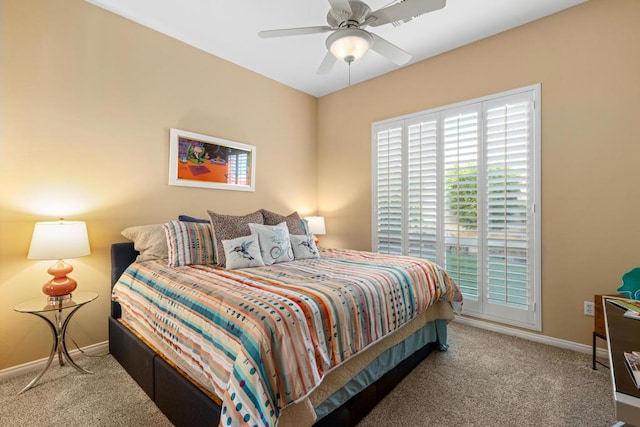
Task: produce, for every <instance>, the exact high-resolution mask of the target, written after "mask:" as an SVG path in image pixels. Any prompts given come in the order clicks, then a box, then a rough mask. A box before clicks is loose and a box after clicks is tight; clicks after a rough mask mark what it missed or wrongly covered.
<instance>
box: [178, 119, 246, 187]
mask: <svg viewBox="0 0 640 427" xmlns="http://www.w3.org/2000/svg"><path fill="white" fill-rule="evenodd" d="M169 139H170V141H169V143H170V148H169V185H181V186H186V187H201V188H216V189H220V190H240V191H255V176H256V147H254V146H253V145H248V144H242V143H240V142H235V141H229V140H226V139H222V138H216V137H213V136H207V135H200V134H198V133H193V132H188V131H186V130H180V129H171V137H170V138H169Z"/></svg>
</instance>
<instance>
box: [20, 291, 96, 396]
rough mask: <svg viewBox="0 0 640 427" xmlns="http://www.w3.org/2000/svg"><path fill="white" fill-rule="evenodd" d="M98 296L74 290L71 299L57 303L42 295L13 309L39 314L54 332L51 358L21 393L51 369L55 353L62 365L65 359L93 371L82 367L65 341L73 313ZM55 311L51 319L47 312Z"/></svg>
mask: <svg viewBox="0 0 640 427" xmlns="http://www.w3.org/2000/svg"><path fill="white" fill-rule="evenodd" d="M96 298H98V294H97V293H95V292H74V293H73V294H72V296H71V299H68V300H66V301H60V302H56V303H53V304H52V303H49V301H48V299H47V296H46V295H42V296H40V297H38V298H33V299H30V300H28V301H25V302H22V303H20V304H18V305H16V306H15V307H14V308H13V309H14V310H15V311H17V312H19V313H29V314H33V315H34V316H38V317H39V318H41V319H44V320H45V321H46V322H47V325H49V327H50V328H51V333H52V334H53V345H52V346H51V353H50V354H49V359H48V360H47V363H46V364H45V366H44V368H43V369H42V371H40V373H39V374H38V375H37V376H36V377H35V378H34V379H33V380H31V382H30V383H29V384H27V385H26V386H25V388H23V389H22V390H20V393H18V394H21V393H24V392H25V391H27V390H29V389H30V388H31V387H33V386H35V385H36V384H37V383H38V381H40V378H42V375H44V373H45V372H46V371H47V369H49V367H50V366H51V362H52V361H53V358H54V357H55V355H56V354H57V355H58V362H59V363H60V365H61V366H63V365H64V361H65V359H66V360H67V361H68V362H69V364H70V365H71V366H73V367H74V368H75V369H76V370H77V371H78V372H82V373H83V374H92V373H93V372H91V371H88V370H86V369H84V368H81V367H80V366H78V365H77V364H76V362H74V361H73V359H72V358H71V356H70V355H69V351H68V350H67V344H66V343H65V336H66V333H67V326H69V321H70V320H71V318H72V317H73V315H74V314H75V313H76V312H77V311H78V309H79V308H80V307H82V306H84V305H86V304H88V303H90V302H91V301H93V300H94V299H96ZM65 310H69V311H68V314H67V316H66V317H64V316H63V311H65ZM50 312H53V313H54V319H53V320H51V319H50V318H49V317H47V316H46V314H47V313H50Z"/></svg>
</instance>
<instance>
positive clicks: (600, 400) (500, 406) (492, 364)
mask: <svg viewBox="0 0 640 427" xmlns="http://www.w3.org/2000/svg"><path fill="white" fill-rule="evenodd" d="M449 341H450V344H451V348H450V350H448V351H445V352H436V353H434V354H432V355H431V356H429V358H427V360H425V361H423V362H422V363H421V364H420V365H419V366H418V367H417V368H416V369H415V370H414V371H413V372H412V373H411V374H410V375H409V376H408V377H407V378H406V379H405V380H404V381H403V382H402V383H401V384H400V385H398V387H396V388H395V390H393V392H392V393H391V394H389V395H388V396H387V397H386V398H385V399H384V400H383V401H382V402H381V403H380V404H379V405H378V406H377V407H376V408H374V410H373V411H372V412H371V413H370V414H369V415H368V416H367V417H366V418H365V419H364V420H363V421H362V422H361V423H360V426H361V427H369V426H376V427H377V426H403V427H404V426H407V427H408V426H576V427H578V426H581V427H584V426H587V427H588V426H594V427H604V426H611V425H612V424H613V423H614V421H615V419H614V418H615V415H614V408H613V402H612V391H611V383H610V378H609V373H608V371H607V370H606V369H604V368H602V367H600V368H599V370H597V371H593V370H592V369H591V366H590V363H591V359H590V357H589V355H587V354H582V353H575V352H572V351H568V350H562V349H558V348H555V347H549V346H545V345H542V344H537V343H533V342H530V341H525V340H521V339H518V338H514V337H509V336H505V335H501V334H496V333H492V332H488V331H485V330H482V329H476V328H472V327H469V326H465V325H460V324H456V323H455V322H453V323H452V324H451V325H450V337H449ZM76 359H77V362H78V363H79V364H80V365H81V366H83V367H86V368H88V369H91V370H93V371H94V372H95V374H94V375H82V374H80V373H78V372H76V371H75V370H74V369H73V368H71V367H69V366H65V367H62V368H60V367H56V368H53V369H51V370H49V371H48V372H47V373H46V374H45V375H44V377H43V378H42V380H41V383H40V384H39V385H38V386H37V387H35V388H33V389H32V390H29V391H28V392H26V393H24V394H22V395H20V396H18V395H17V393H18V391H20V390H21V389H22V387H24V385H25V384H27V383H28V382H29V381H30V380H31V378H32V377H33V376H34V375H32V374H29V375H25V376H22V377H18V378H14V379H12V380H10V381H7V382H6V383H4V384H0V424H1V425H2V426H170V425H171V424H170V423H169V422H168V421H167V420H166V418H165V417H164V416H163V415H162V414H161V413H159V411H158V409H157V408H156V407H155V405H154V404H153V403H152V402H151V401H150V400H149V399H148V397H147V396H146V394H144V392H143V391H142V390H141V389H140V388H139V387H138V386H137V385H136V383H135V382H134V381H133V380H132V379H131V378H130V377H129V376H128V375H127V374H126V373H125V372H124V371H123V370H122V368H121V367H120V365H118V363H117V362H116V361H115V360H114V359H113V358H112V357H111V356H104V357H95V358H94V357H86V356H79V357H77V358H76Z"/></svg>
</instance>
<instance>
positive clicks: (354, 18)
mask: <svg viewBox="0 0 640 427" xmlns="http://www.w3.org/2000/svg"><path fill="white" fill-rule="evenodd" d="M349 6H351V13H349V12H348V11H344V10H335V9H330V10H329V13H327V23H328V24H329V26H331V27H333V28H353V27H355V28H358V27H359V26H360V25H362V24H363V23H364V20H365V18H366V17H367V15H368V14H369V13H370V12H371V8H370V7H369V6H368V5H366V4H364V3H362V2H361V1H358V0H349Z"/></svg>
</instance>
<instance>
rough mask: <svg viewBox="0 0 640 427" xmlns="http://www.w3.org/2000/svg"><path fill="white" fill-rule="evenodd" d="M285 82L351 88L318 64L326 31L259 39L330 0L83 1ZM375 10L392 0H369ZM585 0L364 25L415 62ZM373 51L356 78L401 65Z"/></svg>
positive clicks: (463, 8)
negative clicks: (398, 23) (264, 32)
mask: <svg viewBox="0 0 640 427" xmlns="http://www.w3.org/2000/svg"><path fill="white" fill-rule="evenodd" d="M86 1H88V2H90V3H93V4H95V5H97V6H99V7H102V8H104V9H107V10H109V11H111V12H113V13H116V14H118V15H121V16H123V17H125V18H128V19H130V20H132V21H134V22H137V23H139V24H142V25H144V26H147V27H149V28H152V29H154V30H156V31H159V32H161V33H164V34H166V35H168V36H171V37H173V38H176V39H178V40H180V41H182V42H184V43H187V44H189V45H192V46H195V47H197V48H199V49H202V50H204V51H206V52H209V53H211V54H213V55H215V56H218V57H220V58H224V59H226V60H227V61H230V62H232V63H234V64H237V65H240V66H241V67H244V68H247V69H249V70H252V71H255V72H257V73H259V74H262V75H264V76H266V77H269V78H271V79H273V80H276V81H278V82H281V83H283V84H285V85H287V86H291V87H293V88H295V89H298V90H301V91H303V92H306V93H308V94H310V95H314V96H322V95H326V94H328V93H331V92H334V91H337V90H340V89H342V88H344V87H346V86H348V82H349V70H348V65H347V64H346V63H344V62H338V63H336V65H335V66H334V67H333V70H332V71H331V72H330V73H329V74H325V75H318V74H316V70H317V69H318V66H319V65H320V63H321V62H322V59H323V58H324V55H325V53H326V47H325V39H326V38H327V36H328V34H330V33H325V34H309V35H303V36H295V37H283V38H271V39H262V38H260V37H258V31H260V30H269V29H278V28H290V27H306V26H317V25H326V16H327V12H328V11H329V9H330V6H329V3H328V1H327V0H276V1H265V0H180V1H177V0H86ZM364 1H365V3H367V4H368V5H369V6H370V7H371V9H372V10H376V9H379V8H381V7H384V6H386V5H388V4H390V3H392V2H393V1H392V0H364ZM585 1H587V0H447V5H446V6H445V7H444V9H440V10H437V11H434V12H431V13H428V14H425V15H422V16H420V17H418V18H416V19H413V20H411V21H410V22H408V23H406V24H403V25H401V26H399V27H394V26H393V25H392V24H387V25H383V26H379V27H368V28H367V30H368V31H371V32H374V33H376V34H377V35H379V36H381V37H383V38H385V39H387V40H388V41H390V42H391V43H393V44H395V45H397V46H398V47H400V48H402V49H404V50H405V51H407V52H409V53H410V54H411V55H413V59H412V60H411V62H409V64H407V65H405V67H406V66H408V65H410V64H412V63H415V62H418V61H421V60H423V59H426V58H429V57H432V56H435V55H438V54H440V53H443V52H446V51H449V50H452V49H455V48H457V47H460V46H463V45H466V44H469V43H472V42H474V41H476V40H480V39H482V38H485V37H488V36H491V35H493V34H497V33H500V32H502V31H506V30H508V29H510V28H514V27H517V26H519V25H523V24H525V23H527V22H531V21H534V20H536V19H539V18H542V17H544V16H547V15H550V14H553V13H556V12H559V11H561V10H563V9H566V8H569V7H572V6H575V5H577V4H580V3H584V2H585ZM397 68H398V66H397V65H395V64H393V63H392V62H390V61H389V60H387V59H385V58H384V57H382V56H380V55H379V54H377V53H376V52H373V51H369V52H368V53H367V54H366V55H365V56H364V57H363V58H362V59H360V60H359V61H356V62H354V63H353V64H351V84H356V83H359V82H362V81H365V80H368V79H371V78H373V77H376V76H379V75H381V74H385V73H388V72H390V71H393V70H395V69H397Z"/></svg>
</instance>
